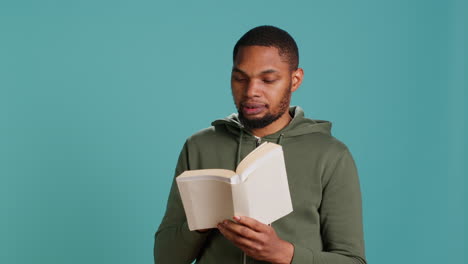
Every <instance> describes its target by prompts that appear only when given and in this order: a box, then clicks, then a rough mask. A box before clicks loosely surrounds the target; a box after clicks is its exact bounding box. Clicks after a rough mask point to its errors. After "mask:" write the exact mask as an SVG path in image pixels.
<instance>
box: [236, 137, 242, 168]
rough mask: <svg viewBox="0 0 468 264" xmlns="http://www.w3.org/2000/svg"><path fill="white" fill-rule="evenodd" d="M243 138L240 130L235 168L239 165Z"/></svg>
mask: <svg viewBox="0 0 468 264" xmlns="http://www.w3.org/2000/svg"><path fill="white" fill-rule="evenodd" d="M243 137H244V130H243V129H242V128H241V129H240V136H239V145H238V146H237V160H236V167H237V166H238V165H239V162H240V157H241V148H242V138H243Z"/></svg>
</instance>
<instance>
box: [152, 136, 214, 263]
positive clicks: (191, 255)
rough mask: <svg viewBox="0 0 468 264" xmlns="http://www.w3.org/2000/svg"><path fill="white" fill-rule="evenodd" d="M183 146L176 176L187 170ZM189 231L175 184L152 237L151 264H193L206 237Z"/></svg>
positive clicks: (185, 148) (186, 151) (185, 146)
mask: <svg viewBox="0 0 468 264" xmlns="http://www.w3.org/2000/svg"><path fill="white" fill-rule="evenodd" d="M187 145H188V144H187V142H186V143H185V145H184V147H183V149H182V151H181V153H180V156H179V160H178V162H177V167H176V170H175V176H177V175H179V174H181V173H182V172H184V171H185V170H188V169H189V166H188V146H187ZM209 233H210V232H209V231H208V232H206V233H199V232H197V231H190V230H189V229H188V225H187V220H186V217H185V212H184V208H183V206H182V201H181V199H180V195H179V190H178V188H177V184H176V181H175V177H174V180H173V182H172V187H171V190H170V193H169V198H168V201H167V207H166V213H165V215H164V217H163V219H162V221H161V224H160V226H159V228H158V230H157V232H156V235H155V242H154V262H155V263H158V264H165V263H171V264H185V263H192V261H193V260H195V258H196V257H197V256H198V255H199V251H200V249H201V248H202V247H203V244H204V242H205V240H206V238H207V236H208V235H209Z"/></svg>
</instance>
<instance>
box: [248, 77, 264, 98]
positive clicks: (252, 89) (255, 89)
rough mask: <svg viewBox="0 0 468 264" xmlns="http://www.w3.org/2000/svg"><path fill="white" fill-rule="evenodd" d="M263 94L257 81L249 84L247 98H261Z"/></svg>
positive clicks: (251, 81)
mask: <svg viewBox="0 0 468 264" xmlns="http://www.w3.org/2000/svg"><path fill="white" fill-rule="evenodd" d="M260 93H261V87H260V84H259V83H258V82H256V80H250V81H249V82H248V83H247V86H246V88H245V96H247V97H259V96H260Z"/></svg>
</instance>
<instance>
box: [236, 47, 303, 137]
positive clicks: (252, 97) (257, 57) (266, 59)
mask: <svg viewBox="0 0 468 264" xmlns="http://www.w3.org/2000/svg"><path fill="white" fill-rule="evenodd" d="M298 72H299V73H298ZM300 73H302V70H301V69H298V70H296V71H291V69H290V66H289V63H288V62H287V61H285V58H284V57H281V56H280V55H279V53H278V49H277V48H275V47H263V46H244V47H241V48H240V49H239V51H238V53H237V56H236V58H235V60H234V66H233V69H232V75H231V88H232V95H233V97H234V103H235V104H236V107H237V110H238V112H239V118H240V120H241V122H242V123H243V124H244V125H245V126H246V127H248V128H252V129H255V128H263V127H266V126H268V125H269V124H271V123H273V122H274V121H276V120H278V119H280V118H284V117H286V115H289V113H288V112H289V111H288V110H289V103H290V100H291V93H292V92H293V91H295V90H296V89H297V88H298V87H299V85H300V82H301V80H302V76H301V75H300Z"/></svg>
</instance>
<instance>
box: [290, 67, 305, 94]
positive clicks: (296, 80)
mask: <svg viewBox="0 0 468 264" xmlns="http://www.w3.org/2000/svg"><path fill="white" fill-rule="evenodd" d="M291 77H292V78H291V82H292V85H291V92H294V91H296V90H297V88H299V86H301V83H302V79H304V70H303V69H302V68H297V70H295V71H293V72H292V76H291Z"/></svg>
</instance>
